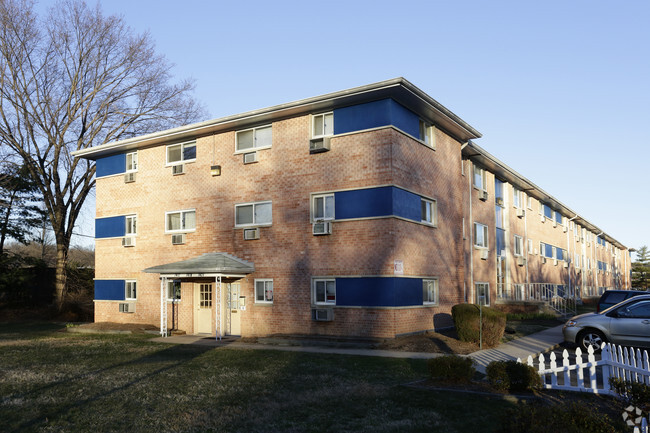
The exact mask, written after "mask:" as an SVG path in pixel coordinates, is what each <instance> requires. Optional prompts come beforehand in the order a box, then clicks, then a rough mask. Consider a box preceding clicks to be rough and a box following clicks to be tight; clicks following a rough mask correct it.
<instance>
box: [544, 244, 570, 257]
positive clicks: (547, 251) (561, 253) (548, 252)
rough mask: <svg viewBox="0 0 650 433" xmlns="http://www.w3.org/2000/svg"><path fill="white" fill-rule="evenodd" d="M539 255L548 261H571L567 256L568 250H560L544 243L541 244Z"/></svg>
mask: <svg viewBox="0 0 650 433" xmlns="http://www.w3.org/2000/svg"><path fill="white" fill-rule="evenodd" d="M539 253H540V254H541V255H542V256H544V257H546V258H548V259H556V260H566V261H568V260H569V256H568V255H567V251H566V250H563V249H562V248H558V247H555V246H553V245H550V244H546V243H544V242H540V243H539Z"/></svg>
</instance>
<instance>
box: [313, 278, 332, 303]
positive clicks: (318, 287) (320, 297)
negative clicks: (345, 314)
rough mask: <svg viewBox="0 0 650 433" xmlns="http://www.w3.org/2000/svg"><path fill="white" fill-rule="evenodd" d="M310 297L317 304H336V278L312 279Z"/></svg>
mask: <svg viewBox="0 0 650 433" xmlns="http://www.w3.org/2000/svg"><path fill="white" fill-rule="evenodd" d="M312 298H313V300H314V304H317V305H334V304H336V280H334V279H325V278H315V279H314V280H313V281H312Z"/></svg>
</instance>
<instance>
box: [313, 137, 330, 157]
mask: <svg viewBox="0 0 650 433" xmlns="http://www.w3.org/2000/svg"><path fill="white" fill-rule="evenodd" d="M328 150H330V138H329V137H320V138H312V139H311V140H309V153H321V152H327V151H328Z"/></svg>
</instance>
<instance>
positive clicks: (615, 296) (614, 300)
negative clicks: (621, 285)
mask: <svg viewBox="0 0 650 433" xmlns="http://www.w3.org/2000/svg"><path fill="white" fill-rule="evenodd" d="M626 298H627V293H610V294H609V295H608V296H603V299H602V300H601V301H600V302H601V303H607V304H618V303H619V302H622V301H624V300H625V299H626Z"/></svg>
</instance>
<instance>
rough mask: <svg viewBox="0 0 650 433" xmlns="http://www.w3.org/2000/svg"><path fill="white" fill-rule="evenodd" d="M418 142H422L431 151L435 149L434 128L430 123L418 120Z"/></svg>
mask: <svg viewBox="0 0 650 433" xmlns="http://www.w3.org/2000/svg"><path fill="white" fill-rule="evenodd" d="M418 138H419V139H420V140H422V141H424V144H426V145H427V146H429V147H431V148H432V149H435V148H436V127H435V126H433V125H432V124H431V123H428V122H425V121H424V120H421V119H420V136H419V137H418Z"/></svg>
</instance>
